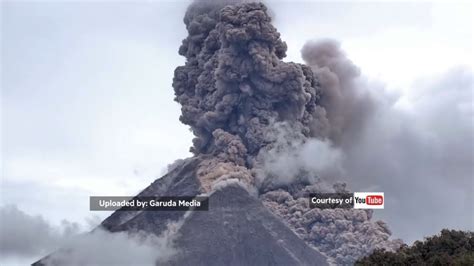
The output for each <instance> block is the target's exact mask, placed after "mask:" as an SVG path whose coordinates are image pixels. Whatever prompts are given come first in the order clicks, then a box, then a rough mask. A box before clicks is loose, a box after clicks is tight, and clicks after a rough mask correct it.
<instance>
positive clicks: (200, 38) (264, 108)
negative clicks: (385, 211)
mask: <svg viewBox="0 0 474 266" xmlns="http://www.w3.org/2000/svg"><path fill="white" fill-rule="evenodd" d="M184 22H185V24H186V28H187V30H188V34H189V35H188V36H187V38H186V39H185V40H184V41H183V44H182V45H181V47H180V49H179V53H180V54H181V55H183V56H184V57H185V58H186V63H185V65H184V66H180V67H178V68H177V69H176V70H175V76H174V80H173V87H174V90H175V95H176V98H175V100H176V101H177V102H179V103H180V104H181V105H182V108H181V111H182V115H181V117H180V120H181V121H182V122H183V123H185V124H187V125H189V126H190V127H191V129H192V131H193V133H194V135H195V139H194V141H193V147H192V148H191V150H192V151H193V153H194V154H195V155H196V156H200V157H202V159H203V160H202V162H201V163H200V165H199V167H198V177H199V180H200V182H201V188H202V190H203V192H211V191H212V189H213V188H214V189H215V188H216V187H221V186H225V184H227V183H229V182H231V181H232V182H239V183H241V184H245V186H253V187H255V188H256V189H257V190H258V191H259V192H260V193H261V195H260V197H261V199H262V200H263V202H264V204H265V205H266V206H267V207H268V209H269V210H271V211H272V212H274V213H275V214H276V215H277V216H280V217H281V218H282V220H283V221H284V222H286V223H287V224H288V226H289V227H290V228H292V229H293V230H294V231H295V232H296V233H297V234H299V235H300V237H301V238H302V239H304V240H306V241H307V243H309V244H310V245H312V246H314V247H316V248H318V249H320V250H321V251H323V252H325V253H326V254H327V255H329V256H330V257H332V258H333V260H334V261H335V262H337V263H352V262H353V261H354V260H355V259H356V258H358V257H359V256H362V255H365V254H367V253H368V252H370V251H371V250H373V249H374V248H376V247H387V248H388V249H393V248H395V247H397V246H398V245H399V244H400V243H399V242H397V241H395V242H393V241H390V240H388V238H389V236H390V231H389V230H388V229H387V226H386V225H385V224H384V223H383V222H381V221H379V222H376V223H373V222H371V221H370V219H371V212H367V211H356V210H343V211H341V210H312V209H309V206H307V203H308V202H307V196H308V193H310V192H321V191H334V189H335V190H337V191H340V190H345V186H344V185H343V184H338V185H335V187H334V188H333V186H332V185H331V184H330V183H328V182H325V181H323V180H322V179H321V177H322V176H331V175H341V173H342V172H341V171H342V170H341V169H340V168H339V167H337V165H338V164H339V163H340V162H341V161H342V160H343V158H342V157H343V154H342V153H341V151H342V150H343V148H344V147H345V145H346V144H345V143H346V142H350V141H351V137H352V136H353V135H354V134H357V132H358V131H360V128H362V127H363V125H364V123H365V120H366V117H367V116H368V114H369V113H370V110H371V108H372V100H371V98H370V97H369V96H368V95H366V94H364V93H359V92H358V91H357V90H356V89H355V88H356V87H357V86H356V84H355V78H356V77H358V75H359V71H358V69H357V68H356V67H355V66H354V65H353V64H352V63H350V61H348V60H347V58H346V57H345V55H344V54H343V53H342V52H341V51H340V50H339V46H338V44H337V43H335V42H332V41H325V42H321V43H311V44H308V45H307V46H306V47H305V48H304V50H303V56H304V58H305V60H306V62H307V63H308V65H303V64H297V63H291V62H283V61H282V59H283V58H284V57H285V53H286V49H287V47H286V44H285V43H284V42H283V41H282V40H281V39H280V34H279V33H278V32H277V30H276V29H275V28H274V27H273V26H272V24H271V17H270V16H269V15H268V12H267V8H266V7H265V6H264V5H263V4H261V3H235V2H233V1H227V2H221V3H218V4H216V3H213V2H205V1H197V2H195V3H193V4H192V5H191V6H190V7H189V8H188V10H187V12H186V15H185V18H184ZM313 152H314V154H312V153H313ZM310 156H311V157H312V158H309V159H308V157H310ZM283 168H285V170H284V171H283ZM279 169H280V170H282V171H279ZM232 182H231V183H232ZM355 247H357V248H355Z"/></svg>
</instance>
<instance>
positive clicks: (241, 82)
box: [173, 2, 319, 165]
mask: <svg viewBox="0 0 474 266" xmlns="http://www.w3.org/2000/svg"><path fill="white" fill-rule="evenodd" d="M184 21H185V23H186V26H187V29H188V32H189V36H188V37H187V38H186V39H185V40H184V41H183V44H182V46H181V47H180V49H179V52H180V54H181V55H184V56H185V57H186V59H187V61H186V64H185V65H184V66H181V67H178V68H177V69H176V70H175V77H174V82H173V87H174V89H175V93H176V100H177V101H178V102H179V103H180V104H181V105H182V115H181V118H180V119H181V121H182V122H183V123H185V124H187V125H190V126H191V128H192V130H193V133H194V134H195V135H196V138H195V139H194V147H193V149H192V150H193V151H194V152H195V153H196V154H212V153H216V154H219V153H221V152H222V151H221V149H220V148H219V145H218V143H216V142H217V139H218V138H220V140H219V142H221V143H224V142H227V143H232V144H233V145H234V147H235V148H233V149H232V150H228V151H227V152H228V153H229V152H230V153H231V154H229V155H230V157H232V156H235V157H234V158H229V159H228V160H231V161H235V159H236V158H242V157H243V158H242V159H245V160H248V159H249V156H253V155H256V154H257V153H258V151H259V150H260V149H261V148H262V147H264V146H265V145H266V144H268V142H269V141H268V139H266V131H267V130H268V128H269V127H270V126H271V124H272V123H274V122H276V121H288V122H289V123H291V124H292V126H293V127H294V130H295V131H299V132H301V133H302V134H303V135H305V136H309V134H310V128H309V125H310V122H311V120H312V113H313V111H314V109H315V107H316V101H317V99H318V97H319V96H318V93H319V88H318V87H317V85H316V83H315V80H314V78H313V74H312V72H311V70H310V69H309V68H308V67H307V66H305V65H300V64H296V63H286V62H283V61H281V59H282V58H283V57H284V56H285V52H286V44H285V43H284V42H283V41H282V40H281V39H280V34H279V33H278V32H277V31H276V29H275V28H274V27H273V26H272V25H271V23H270V22H271V19H270V17H269V16H268V14H267V9H266V7H265V6H264V5H263V4H260V3H247V4H237V5H229V6H225V7H223V8H220V6H212V8H211V7H210V5H209V4H208V3H201V2H198V3H196V4H194V5H192V6H191V7H190V8H189V10H188V11H187V13H186V16H185V19H184ZM235 162H236V163H237V164H239V165H243V164H246V163H248V162H246V161H239V160H237V161H235Z"/></svg>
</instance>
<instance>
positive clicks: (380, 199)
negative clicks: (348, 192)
mask: <svg viewBox="0 0 474 266" xmlns="http://www.w3.org/2000/svg"><path fill="white" fill-rule="evenodd" d="M384 205H385V200H384V193H383V192H354V209H383V208H384Z"/></svg>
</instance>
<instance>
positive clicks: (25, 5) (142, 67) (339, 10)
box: [0, 1, 473, 241]
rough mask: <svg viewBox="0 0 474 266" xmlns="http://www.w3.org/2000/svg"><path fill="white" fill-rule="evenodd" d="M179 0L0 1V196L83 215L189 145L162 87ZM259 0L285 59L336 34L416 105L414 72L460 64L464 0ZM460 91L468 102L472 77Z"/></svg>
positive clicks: (59, 214) (184, 153)
mask: <svg viewBox="0 0 474 266" xmlns="http://www.w3.org/2000/svg"><path fill="white" fill-rule="evenodd" d="M188 3H189V2H188V1H83V2H69V3H67V2H62V1H2V2H1V8H2V13H1V24H2V25H1V78H2V79H1V89H2V101H1V108H0V110H1V112H2V120H1V121H2V123H1V134H2V143H1V145H2V147H1V150H2V152H1V156H2V162H1V166H0V167H1V169H0V170H1V173H2V174H1V182H2V183H1V193H0V195H1V205H7V204H15V205H17V206H18V208H19V209H21V210H23V211H25V212H26V213H29V214H32V215H36V214H41V215H42V216H43V217H44V218H45V219H46V220H47V221H49V222H51V223H53V224H59V223H60V221H61V220H62V219H66V220H68V221H74V222H79V223H84V219H85V218H87V217H90V216H91V215H93V214H91V212H89V210H88V207H89V205H88V204H89V203H88V200H89V198H88V197H89V196H90V195H133V194H135V193H137V192H138V191H139V190H141V189H143V188H144V187H146V186H147V185H148V184H149V183H151V182H152V181H153V180H155V178H157V177H159V176H160V175H161V174H163V173H164V172H165V171H166V166H167V165H168V164H169V163H172V162H173V161H174V160H175V159H178V158H184V157H188V156H190V153H189V152H188V148H189V146H190V145H191V139H192V135H191V133H190V132H189V131H188V129H187V127H186V126H184V125H182V124H181V123H180V122H179V121H178V117H179V114H180V107H179V105H178V104H177V103H175V102H174V101H173V97H174V95H173V89H172V87H171V82H172V77H173V71H174V68H175V67H176V66H178V65H180V64H182V63H183V58H182V57H180V56H179V55H178V54H177V50H178V47H179V45H180V43H181V40H182V39H183V38H184V37H185V36H186V32H185V28H184V24H183V23H182V17H183V14H184V11H185V9H186V6H187V5H188ZM269 6H270V9H271V12H272V13H273V16H274V18H275V22H274V23H275V25H276V27H277V28H278V30H279V31H280V32H281V34H282V39H283V40H284V41H286V42H287V44H288V47H289V49H288V57H287V58H286V59H285V60H288V61H298V62H301V61H302V60H301V56H300V49H301V47H302V46H303V44H304V43H305V42H306V41H307V40H309V39H319V38H333V39H336V40H339V41H340V42H341V43H342V48H343V49H344V50H345V51H346V52H347V54H348V56H349V58H351V59H352V61H353V62H354V63H355V64H356V65H358V66H359V67H360V68H361V71H362V74H363V75H364V76H365V77H366V78H367V79H369V80H371V81H373V82H377V83H380V84H382V85H383V86H385V87H386V88H387V90H388V91H390V92H393V93H395V94H397V95H399V96H400V101H399V102H398V104H399V105H400V106H401V108H405V109H410V108H411V107H413V106H417V105H414V104H413V103H412V102H411V100H412V99H414V98H415V99H416V95H418V90H426V86H425V85H423V86H420V82H421V83H423V82H424V81H426V80H431V79H433V78H436V77H439V76H440V75H444V74H443V73H446V72H447V71H450V70H451V69H453V68H456V67H459V66H463V68H467V69H471V70H472V67H473V52H472V47H473V28H472V25H473V6H472V4H469V3H468V2H464V3H452V1H448V2H426V1H424V2H413V3H408V2H356V1H350V2H332V1H331V2H329V1H325V2H316V1H299V2H293V1H292V2H289V1H288V2H286V1H270V2H269ZM425 83H426V82H424V83H423V84H425ZM468 84H472V83H468ZM467 97H468V98H469V97H471V99H470V100H469V99H468V102H471V107H470V108H471V109H470V110H472V90H471V93H470V94H467ZM470 117H471V120H467V121H468V123H469V122H471V123H472V121H473V120H472V113H471V114H470ZM471 126H472V124H471ZM466 145H471V147H472V145H473V144H472V143H467V144H466ZM468 159H469V158H468ZM471 160H472V157H471ZM468 184H469V183H468ZM470 184H471V185H472V182H471V183H470ZM401 186H402V185H401ZM471 192H472V190H471ZM388 200H390V199H389V198H387V201H388ZM433 200H434V199H433ZM384 212H387V213H389V212H390V210H388V209H386V210H384ZM95 214H96V215H99V216H101V217H104V215H105V214H104V213H95ZM467 215H469V213H468V214H467ZM471 215H472V213H471ZM382 216H384V215H382ZM385 216H388V217H390V215H385ZM440 219H441V222H440V223H438V224H437V225H436V226H434V227H430V228H429V229H428V230H427V231H423V232H422V231H419V233H416V230H415V232H413V231H410V235H409V236H407V233H406V232H404V231H403V226H397V225H393V226H392V225H391V224H390V219H388V224H389V226H391V227H392V228H394V232H393V233H394V236H396V237H397V236H400V237H403V238H404V239H405V240H406V241H412V240H414V239H419V238H421V237H423V236H424V235H425V234H427V233H430V234H434V233H436V232H438V231H439V230H440V229H441V226H442V218H440ZM460 219H461V220H462V219H463V218H460ZM471 222H472V220H471ZM460 224H462V226H461V225H460V227H465V224H466V223H465V220H464V221H463V222H462V223H460ZM448 225H449V226H454V227H455V226H456V223H454V224H453V223H451V222H450V223H449V224H448ZM471 228H472V223H471Z"/></svg>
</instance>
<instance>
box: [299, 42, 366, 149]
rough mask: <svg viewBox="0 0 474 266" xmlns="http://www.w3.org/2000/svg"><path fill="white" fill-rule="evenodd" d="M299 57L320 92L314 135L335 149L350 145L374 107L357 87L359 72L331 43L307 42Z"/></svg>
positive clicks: (337, 44)
mask: <svg viewBox="0 0 474 266" xmlns="http://www.w3.org/2000/svg"><path fill="white" fill-rule="evenodd" d="M301 54H302V57H303V59H304V61H305V62H306V63H307V64H308V65H309V66H310V67H311V69H312V70H313V72H314V74H315V75H316V76H317V78H318V80H319V82H320V84H321V89H322V97H321V101H320V102H319V104H320V107H318V108H317V114H318V116H319V120H317V122H318V123H315V124H314V125H313V129H314V132H315V135H316V136H321V137H328V138H329V139H330V140H331V141H332V142H333V143H334V144H336V145H341V146H344V145H348V144H349V145H350V143H353V142H354V137H356V136H357V135H358V134H359V132H360V130H361V129H362V128H364V126H365V124H366V122H367V119H368V117H369V116H370V115H371V114H372V113H373V109H374V105H375V103H374V100H373V99H372V97H371V96H370V94H369V93H368V91H367V90H365V88H363V87H361V86H360V84H358V80H357V79H358V78H359V76H360V71H359V68H358V67H357V66H355V65H354V64H353V63H352V62H351V61H350V60H349V59H348V58H347V56H346V55H345V53H344V52H343V51H342V50H341V49H340V44H339V43H338V42H336V41H334V40H321V41H310V42H308V43H306V44H305V45H304V47H303V49H302V50H301Z"/></svg>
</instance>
